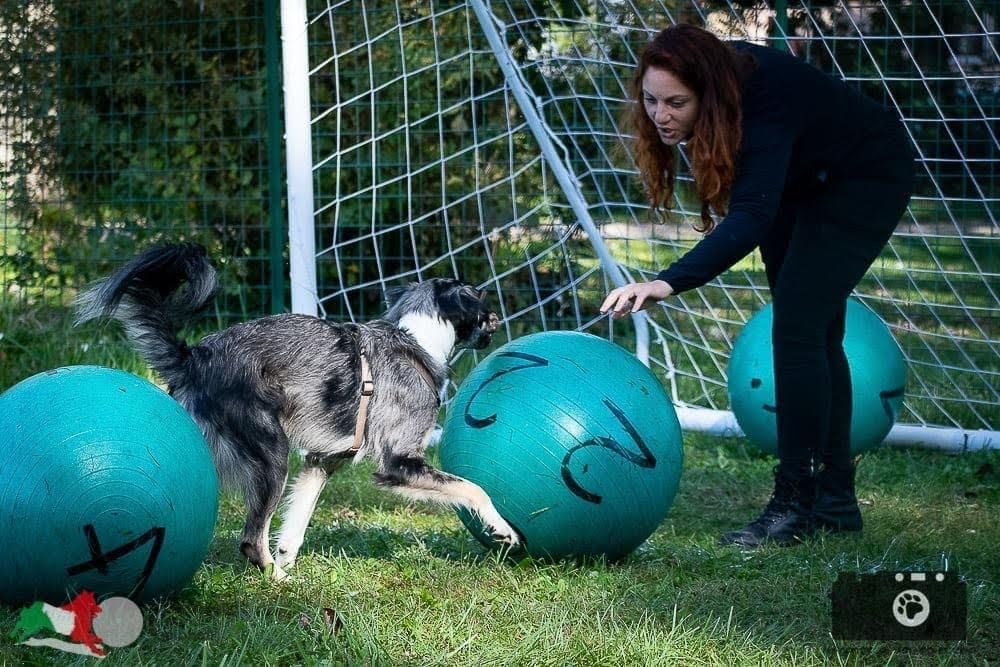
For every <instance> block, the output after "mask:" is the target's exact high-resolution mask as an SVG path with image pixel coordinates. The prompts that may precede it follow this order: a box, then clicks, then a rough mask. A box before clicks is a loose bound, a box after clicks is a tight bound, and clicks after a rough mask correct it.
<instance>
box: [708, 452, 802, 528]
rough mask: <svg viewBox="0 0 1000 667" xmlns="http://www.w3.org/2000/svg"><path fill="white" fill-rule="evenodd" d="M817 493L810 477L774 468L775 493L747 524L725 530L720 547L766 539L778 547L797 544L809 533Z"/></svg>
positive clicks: (778, 467)
mask: <svg viewBox="0 0 1000 667" xmlns="http://www.w3.org/2000/svg"><path fill="white" fill-rule="evenodd" d="M815 493H816V486H815V481H814V480H813V478H812V477H810V476H807V475H802V476H801V477H798V478H795V477H791V476H789V475H787V474H785V473H782V472H781V467H780V466H777V467H775V469H774V492H773V493H772V494H771V500H770V501H769V502H768V503H767V507H765V508H764V511H763V512H762V513H761V515H760V516H759V517H757V518H756V519H754V520H753V521H751V522H750V523H749V524H748V525H747V526H746V527H744V528H741V529H739V530H732V531H729V532H728V533H724V534H723V535H722V537H720V538H719V544H720V545H722V546H726V545H730V544H732V545H736V546H741V547H750V548H754V547H759V546H761V545H763V544H765V543H767V542H773V543H774V544H779V545H781V546H791V545H793V544H798V543H799V542H801V541H802V540H803V539H804V538H806V537H808V536H810V535H812V533H813V525H812V517H811V510H812V500H813V497H814V495H815Z"/></svg>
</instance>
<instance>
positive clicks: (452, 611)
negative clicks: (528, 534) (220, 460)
mask: <svg viewBox="0 0 1000 667" xmlns="http://www.w3.org/2000/svg"><path fill="white" fill-rule="evenodd" d="M0 314H2V313H0ZM8 314H9V313H8ZM53 317H54V316H53ZM20 320H23V322H24V323H22V324H15V323H14V321H13V320H11V319H9V318H5V321H4V322H3V325H4V326H3V327H0V329H2V330H3V331H4V333H5V338H4V339H3V340H2V341H0V354H2V355H3V358H2V361H0V369H2V372H0V389H3V388H6V387H7V386H9V385H10V384H12V383H13V382H16V381H17V380H19V379H21V378H23V377H26V376H28V375H31V374H33V373H35V372H38V371H39V370H44V369H45V368H51V367H55V366H59V365H65V364H69V363H100V364H105V365H113V366H117V367H121V368H125V369H127V370H133V371H136V372H140V373H144V372H145V371H144V367H143V366H142V364H141V363H140V362H138V360H137V359H136V358H135V357H134V355H133V354H132V353H131V352H130V351H129V350H128V349H127V348H125V347H124V346H123V345H121V344H120V343H119V342H117V341H119V340H120V337H119V334H118V331H117V330H116V329H115V328H109V329H108V330H106V331H104V332H103V333H97V332H96V331H95V330H93V329H84V330H80V331H68V330H63V329H59V328H58V327H60V326H61V325H60V322H61V320H60V319H59V318H58V317H55V319H51V318H50V316H48V315H46V314H39V313H36V314H34V315H33V316H32V317H28V318H20ZM20 320H19V321H20ZM53 331H58V332H60V333H59V335H53V333H52V332H53ZM102 338H103V339H104V340H103V342H102ZM685 457H686V458H685V469H684V473H683V476H682V479H681V486H680V492H679V495H678V497H677V499H676V501H675V502H674V505H673V507H672V509H671V510H670V513H669V515H668V516H667V518H666V520H665V521H664V522H663V524H662V525H661V526H660V528H659V529H658V530H657V531H656V533H655V534H654V535H653V536H652V537H651V538H650V540H649V541H648V542H647V543H645V544H644V545H643V546H642V547H640V549H639V550H638V551H636V552H635V553H633V554H632V555H631V556H629V557H628V558H626V559H625V560H624V561H622V562H618V563H605V562H600V561H596V562H594V561H592V562H583V563H578V562H561V563H545V562H532V561H528V560H524V561H513V560H504V559H501V558H498V557H497V556H496V555H495V554H493V553H491V552H488V551H486V550H484V549H483V548H482V547H480V546H479V544H478V543H477V542H475V541H474V539H473V538H472V537H471V536H470V535H469V534H468V533H467V532H466V531H465V529H464V528H463V527H462V525H461V523H460V522H459V521H458V519H457V517H456V516H455V515H454V513H452V512H451V511H448V510H442V509H438V508H433V507H429V506H425V505H418V504H413V503H408V502H406V501H404V500H400V499H397V498H396V497H395V496H392V495H389V494H387V493H385V492H381V491H378V490H376V489H375V488H374V487H373V486H372V485H371V483H370V481H369V479H370V474H371V469H370V468H368V467H367V466H365V465H362V466H359V467H357V468H354V469H351V470H346V471H344V472H342V473H340V474H338V475H337V476H336V477H335V478H334V480H333V481H332V482H331V484H330V485H328V487H327V489H326V491H325V492H324V495H323V498H322V500H321V502H320V506H319V508H318V510H317V512H316V515H315V516H314V520H313V525H312V527H311V528H310V530H309V532H308V533H307V535H306V542H305V544H304V546H303V549H302V552H301V555H300V558H299V561H298V564H297V565H296V567H295V568H294V569H293V570H292V571H291V573H292V579H291V580H290V581H287V582H283V583H280V584H277V583H273V582H271V581H269V580H267V579H265V578H264V577H262V576H261V575H260V574H259V573H258V572H257V571H255V570H252V569H249V568H247V567H246V565H245V562H244V560H243V558H242V556H241V555H240V554H239V553H238V551H237V549H236V540H237V538H238V535H239V532H240V528H241V525H242V507H241V503H240V502H238V501H237V500H236V499H234V498H229V497H226V498H224V499H223V502H222V504H221V513H220V517H219V522H218V525H217V530H216V537H215V540H214V542H213V544H212V546H211V549H210V552H209V554H208V557H207V559H206V562H205V565H204V567H202V568H201V569H200V570H199V571H198V573H197V575H196V576H195V579H194V581H193V582H192V583H191V585H189V586H188V587H187V588H186V589H184V590H183V591H182V592H181V594H180V595H179V596H178V597H177V598H175V599H173V600H170V601H165V602H160V603H153V604H149V605H146V606H145V607H144V609H143V613H144V617H145V627H144V630H143V633H142V635H141V637H140V639H139V640H138V641H137V642H136V643H135V644H133V645H131V646H129V647H126V648H118V649H111V650H110V654H109V657H108V658H107V659H106V661H105V664H122V665H138V664H171V665H173V664H213V665H214V664H252V665H284V664H302V663H304V664H316V663H327V664H378V665H382V664H386V665H429V664H447V665H485V664H499V665H537V664H541V665H564V664H581V665H647V664H683V665H692V664H699V665H700V664H709V665H736V664H738V665H744V664H745V665H760V664H765V665H768V664H795V665H805V664H829V663H834V664H864V665H868V664H907V665H908V664H917V665H924V664H928V665H929V664H934V665H936V664H955V665H967V664H982V665H986V664H995V663H996V662H997V661H1000V623H998V622H997V619H998V618H1000V588H998V581H1000V562H998V561H997V558H996V550H997V541H998V538H1000V452H983V453H976V454H967V455H963V456H951V455H946V454H941V453H936V452H929V451H920V450H891V449H886V450H881V451H877V452H875V453H872V454H870V455H868V456H867V457H866V458H865V459H864V460H863V461H862V464H861V467H860V469H859V495H860V497H861V499H862V502H863V505H864V507H863V512H864V515H865V519H866V522H867V528H866V530H865V532H864V535H863V536H862V537H859V538H858V537H855V538H851V537H826V538H818V539H816V540H814V541H811V542H810V543H808V544H806V545H803V546H798V547H794V548H787V549H782V548H777V547H773V548H766V549H763V550H760V551H756V552H743V551H740V550H738V549H734V548H719V547H717V546H715V539H716V537H717V536H718V535H719V534H720V533H721V532H723V531H724V530H727V529H729V528H732V527H735V526H738V525H742V524H743V523H744V522H745V521H746V520H748V519H750V518H752V517H753V516H754V515H755V513H756V512H757V511H759V510H760V508H761V507H762V506H763V504H764V503H765V502H766V500H767V496H768V492H769V490H770V486H769V484H770V472H771V466H772V465H773V463H774V461H773V460H772V459H769V458H765V457H763V456H762V455H758V454H755V453H754V452H753V451H751V450H747V449H746V447H745V446H744V443H742V442H741V441H737V440H729V439H717V438H709V437H705V436H702V435H698V434H687V435H686V439H685ZM272 534H273V533H272ZM25 539H26V540H30V539H31V536H30V535H27V536H25ZM945 563H947V567H948V569H949V570H950V571H953V572H957V573H959V574H960V575H962V576H963V577H964V578H965V580H966V582H967V586H968V606H969V625H968V640H967V641H965V642H956V643H946V642H941V643H924V644H900V643H892V642H884V643H868V642H836V641H834V640H833V639H832V638H831V637H830V601H829V598H828V594H829V591H830V589H831V586H832V584H833V582H834V580H835V579H836V578H837V574H838V573H839V572H862V573H873V572H878V571H887V570H888V571H892V570H897V569H898V570H922V571H933V570H938V569H941V568H943V567H944V565H945ZM16 616H17V609H14V608H9V607H0V637H3V638H4V640H3V641H0V664H51V663H53V662H55V663H58V664H65V663H80V664H82V663H84V662H87V661H89V660H90V659H88V658H79V657H76V656H70V655H68V654H60V653H56V652H55V651H53V650H51V649H43V648H28V647H21V646H12V645H10V641H9V640H7V639H6V635H7V633H8V632H9V631H10V629H11V628H12V627H13V625H14V623H15V620H16Z"/></svg>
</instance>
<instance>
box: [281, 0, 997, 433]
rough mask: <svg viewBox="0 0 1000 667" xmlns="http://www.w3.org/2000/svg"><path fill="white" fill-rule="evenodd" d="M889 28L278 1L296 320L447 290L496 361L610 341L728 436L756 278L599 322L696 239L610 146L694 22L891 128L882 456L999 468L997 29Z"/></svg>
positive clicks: (835, 15) (751, 272)
mask: <svg viewBox="0 0 1000 667" xmlns="http://www.w3.org/2000/svg"><path fill="white" fill-rule="evenodd" d="M772 5H773V6H774V7H777V10H778V11H775V10H774V9H772V8H771V6H772ZM903 5H904V3H882V2H865V1H862V2H851V3H849V4H847V3H838V2H824V3H815V2H788V3H785V2H774V3H770V4H765V3H758V2H747V1H745V0H744V1H741V2H737V1H734V0H731V1H714V2H708V1H703V2H692V1H690V0H689V1H686V2H680V1H678V2H664V1H661V0H492V1H491V0H466V1H459V0H396V1H395V2H391V1H382V0H283V1H282V3H281V12H282V41H283V58H284V61H283V76H284V88H285V118H286V135H287V169H288V214H289V227H290V263H291V283H292V307H293V309H294V310H296V311H298V312H306V313H315V314H319V315H322V316H328V317H334V318H338V319H357V320H362V319H365V318H368V317H372V316H374V315H376V314H377V313H378V312H380V310H381V304H380V303H379V299H378V297H379V295H380V294H381V291H382V290H381V288H383V287H385V286H387V285H390V284H393V283H398V282H401V281H405V280H419V279H423V278H427V277H433V276H445V275H447V276H461V277H463V278H465V279H466V280H469V281H471V282H475V283H477V284H479V285H481V286H482V287H484V288H486V289H487V290H489V292H490V293H491V294H492V295H493V303H494V304H495V305H496V306H497V307H498V309H499V311H500V312H501V314H502V317H503V321H504V326H505V333H506V335H507V337H508V338H514V337H517V336H519V335H523V334H525V333H530V332H534V331H540V330H547V329H577V330H581V331H588V332H590V333H594V334H596V335H599V336H602V337H605V338H609V339H611V340H614V341H615V342H616V343H619V344H621V345H623V346H625V347H626V348H628V349H630V350H632V351H634V353H635V354H636V355H637V356H638V357H639V358H640V359H641V360H642V361H644V362H645V363H647V364H648V365H650V366H651V367H652V368H653V370H654V371H655V372H656V373H657V374H658V375H659V376H660V377H661V379H662V381H663V382H664V384H665V386H666V387H667V388H668V391H669V392H670V394H671V396H672V398H673V400H674V402H675V404H676V405H677V406H678V412H679V415H680V417H681V421H682V424H683V425H684V426H685V427H686V428H694V429H703V430H708V431H713V432H717V433H737V432H738V430H739V429H738V426H737V425H736V423H735V420H734V419H733V418H732V416H731V414H730V413H729V412H727V408H728V398H727V392H726V364H727V360H728V358H729V354H730V352H731V349H732V345H733V341H734V340H735V337H736V335H737V334H738V333H739V331H740V328H741V327H742V326H743V324H744V323H745V322H746V321H747V320H748V319H749V318H750V317H751V316H752V315H753V313H754V312H755V311H757V310H758V309H759V308H761V307H762V306H763V305H764V304H765V303H766V302H767V301H768V299H769V297H768V294H767V289H766V280H765V277H764V272H763V266H762V264H761V262H760V259H759V257H758V256H757V255H756V254H755V255H751V256H750V257H748V258H747V259H745V260H744V261H742V262H740V263H739V264H738V265H737V266H735V267H734V268H733V269H732V270H730V271H728V272H726V273H725V274H723V275H722V276H721V277H720V278H718V279H717V280H715V281H713V282H712V283H711V284H710V285H708V286H706V287H704V288H702V289H699V290H695V291H693V292H690V293H686V294H684V295H681V296H680V297H677V298H671V299H668V300H667V301H665V302H663V304H662V305H660V306H657V307H655V308H653V309H651V310H649V311H647V312H646V313H644V314H641V315H638V316H636V317H634V318H632V319H631V320H622V321H619V322H611V321H610V320H609V319H608V318H607V317H601V316H600V315H599V313H598V306H599V304H600V303H601V301H602V300H603V297H604V295H605V294H606V293H607V291H608V290H609V289H610V288H611V287H613V286H614V285H620V284H623V283H624V282H627V281H630V280H640V279H648V278H650V277H651V276H654V275H655V274H656V272H657V271H659V270H661V269H662V268H664V267H665V266H666V265H667V264H669V263H670V262H671V261H673V260H674V259H675V258H676V257H678V256H679V255H680V254H681V253H683V252H684V251H685V250H686V249H687V248H689V247H691V246H692V245H693V244H694V243H695V242H696V241H697V239H698V235H697V233H696V232H694V231H693V230H692V227H691V222H692V221H693V220H695V219H696V217H697V213H698V210H699V209H698V206H697V204H696V202H695V201H694V200H693V198H692V197H691V196H690V188H689V187H685V183H681V184H680V187H679V188H678V190H679V192H678V196H677V200H676V203H675V207H674V210H673V211H672V215H671V216H669V217H663V218H662V219H661V218H656V217H653V216H651V215H650V212H649V210H648V206H647V205H646V203H645V200H644V198H643V196H642V192H641V189H640V187H639V185H638V183H637V179H636V169H635V166H634V163H633V161H632V157H631V154H630V147H629V137H627V136H625V135H624V132H625V130H624V125H623V123H622V116H623V113H624V109H625V106H626V104H627V100H628V96H629V87H630V82H631V81H630V80H631V76H632V72H633V69H634V64H635V61H636V56H637V53H638V51H639V50H640V49H641V48H642V46H643V44H644V43H645V42H646V41H647V40H648V39H649V37H650V36H651V35H652V34H653V33H654V32H656V31H657V30H659V29H660V28H662V27H664V26H666V25H669V24H670V23H675V22H696V23H698V24H700V25H703V26H705V27H707V28H709V29H710V30H712V31H713V32H715V33H716V34H718V35H719V36H720V37H723V38H726V39H728V38H733V39H749V40H753V41H758V42H761V43H764V42H767V43H770V44H772V45H777V46H779V47H780V48H786V49H789V50H790V51H792V52H793V53H795V54H796V55H799V56H801V57H803V58H805V59H807V60H809V61H810V62H812V63H814V64H815V65H817V66H818V67H820V68H821V69H824V70H825V71H828V72H830V73H832V74H835V75H837V76H839V77H841V78H843V79H845V80H847V81H849V82H851V83H852V84H853V85H856V86H857V87H859V88H860V89H861V90H863V91H864V92H865V93H866V94H868V95H870V96H872V97H874V98H875V99H877V100H880V101H881V102H883V103H884V104H885V105H887V106H888V107H890V108H893V109H895V110H897V111H898V112H899V114H900V115H901V116H902V117H903V119H904V121H905V123H906V128H907V131H908V133H909V136H910V138H911V140H912V141H913V144H914V146H915V148H916V151H917V153H918V155H919V161H920V164H919V165H918V185H917V191H916V194H915V196H914V197H913V199H912V201H911V205H910V207H909V210H908V211H907V213H906V215H905V217H904V219H903V221H902V222H901V224H900V226H899V228H898V230H897V233H896V234H895V236H894V237H893V239H892V241H891V243H890V244H889V247H888V248H887V249H886V251H885V252H884V254H883V255H882V257H881V258H880V259H879V260H878V262H877V263H876V264H875V266H874V267H873V268H872V270H871V271H870V272H869V274H868V276H867V277H866V278H865V280H864V281H863V282H862V284H861V285H860V286H859V287H858V289H857V292H856V296H857V298H858V299H859V300H860V301H862V302H863V303H864V304H866V305H867V306H868V307H870V308H871V309H872V310H874V311H875V312H876V313H878V314H879V316H880V317H881V318H882V319H883V320H884V321H885V322H886V323H887V324H888V325H889V327H890V329H891V330H892V332H893V334H894V335H895V337H896V339H897V341H898V342H899V343H900V346H901V347H902V349H903V351H904V354H905V357H906V360H907V363H908V365H909V371H910V377H909V386H908V391H907V395H906V400H905V404H904V410H903V413H902V414H901V415H899V419H898V420H897V426H896V427H895V428H894V429H893V431H892V433H890V436H889V438H888V440H889V442H891V443H922V444H925V445H928V446H933V447H940V448H946V449H957V450H964V449H979V448H983V447H996V446H997V445H998V443H1000V430H998V429H1000V416H998V411H1000V408H998V404H1000V326H998V325H1000V298H998V292H1000V281H998V280H997V277H998V274H1000V225H998V220H997V218H998V211H1000V141H998V136H997V135H998V127H1000V122H998V121H1000V57H998V53H997V43H998V41H1000V37H998V36H1000V33H998V27H997V26H998V21H1000V12H998V11H997V9H996V5H995V3H992V2H990V0H935V1H931V0H918V1H916V2H912V3H905V6H903ZM831 131H835V129H834V128H831ZM859 214H863V212H859ZM475 361H476V358H475V357H474V355H472V354H471V353H467V354H466V355H465V357H463V358H460V359H459V360H458V363H457V370H456V379H457V380H460V379H461V378H462V377H463V376H464V373H465V372H467V371H468V369H469V368H471V366H472V364H473V363H475Z"/></svg>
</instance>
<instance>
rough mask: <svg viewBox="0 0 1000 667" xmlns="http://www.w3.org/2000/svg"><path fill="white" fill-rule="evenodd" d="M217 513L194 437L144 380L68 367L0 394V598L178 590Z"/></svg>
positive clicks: (205, 458) (214, 491)
mask: <svg viewBox="0 0 1000 667" xmlns="http://www.w3.org/2000/svg"><path fill="white" fill-rule="evenodd" d="M217 509H218V481H217V479H216V474H215V468H214V465H213V462H212V457H211V454H210V453H209V450H208V445H207V444H206V443H205V440H204V438H203V437H202V434H201V432H200V431H199V430H198V427H197V426H196V425H195V423H194V420H192V419H191V417H190V416H188V414H187V413H186V412H185V411H184V410H183V408H181V406H180V405H179V404H178V403H177V402H176V401H174V400H173V399H172V398H171V397H170V396H168V395H167V394H166V393H164V392H163V391H161V390H160V389H158V388H157V387H155V386H154V385H152V384H150V383H149V382H147V381H146V380H143V379H141V378H138V377H136V376H134V375H131V374H129V373H125V372H122V371H118V370H113V369H110V368H101V367H98V366H71V367H66V368H58V369H56V370H52V371H47V372H44V373H39V374H38V375H35V376H32V377H30V378H28V379H26V380H24V381H22V382H20V383H18V384H16V385H14V386H13V387H11V388H10V389H8V390H7V391H6V392H4V393H3V394H0V553H2V554H4V564H3V567H0V601H2V602H6V603H11V604H13V603H25V602H32V601H37V600H44V601H47V602H51V603H53V604H57V603H63V602H65V601H66V600H68V599H70V598H71V597H73V596H74V595H75V594H76V593H78V592H80V591H83V590H87V591H91V592H92V593H94V594H95V595H96V596H97V598H98V599H101V598H102V597H104V596H111V595H115V596H127V597H130V598H132V599H133V600H147V599H150V598H154V597H160V596H164V595H167V594H170V593H173V592H175V591H177V590H179V589H181V588H183V587H184V586H185V585H186V584H187V583H188V582H189V581H190V580H191V578H192V576H193V575H194V572H195V570H196V569H197V568H198V566H199V565H200V564H201V562H202V559H203V558H204V557H205V553H206V551H207V550H208V545H209V542H210V541H211V539H212V533H213V531H214V528H215V518H216V513H217Z"/></svg>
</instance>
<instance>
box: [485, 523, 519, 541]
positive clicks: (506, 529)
mask: <svg viewBox="0 0 1000 667" xmlns="http://www.w3.org/2000/svg"><path fill="white" fill-rule="evenodd" d="M489 531H490V537H492V538H493V541H495V542H498V543H500V544H504V545H507V546H510V547H516V546H519V545H520V544H521V538H520V536H519V535H518V534H517V531H516V530H514V527H513V526H511V525H510V524H509V523H507V522H506V521H504V520H503V519H500V520H499V521H494V522H493V523H492V524H490V526H489Z"/></svg>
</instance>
